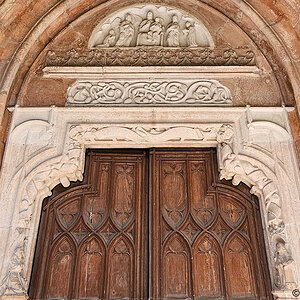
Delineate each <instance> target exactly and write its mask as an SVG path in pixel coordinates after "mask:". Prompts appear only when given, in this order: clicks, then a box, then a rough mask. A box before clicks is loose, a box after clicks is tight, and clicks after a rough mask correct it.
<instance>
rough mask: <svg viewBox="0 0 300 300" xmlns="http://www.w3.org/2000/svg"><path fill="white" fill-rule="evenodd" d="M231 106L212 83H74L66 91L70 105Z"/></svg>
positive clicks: (225, 91)
mask: <svg viewBox="0 0 300 300" xmlns="http://www.w3.org/2000/svg"><path fill="white" fill-rule="evenodd" d="M211 104H212V105H232V97H231V94H230V91H229V89H228V88H226V87H225V86H223V85H221V84H220V83H219V82H218V81H216V80H197V81H189V82H186V81H183V80H182V81H180V82H178V81H169V82H166V81H161V82H158V81H148V82H145V81H138V82H120V81H110V82H105V81H77V82H76V83H75V84H73V85H72V86H71V87H70V88H69V90H68V96H67V103H66V105H70V106H80V105H84V106H89V105H90V106H95V105H97V106H102V105H119V106H122V105H125V106H137V105H138V106H160V105H172V106H174V105H178V106H189V105H193V106H201V105H211Z"/></svg>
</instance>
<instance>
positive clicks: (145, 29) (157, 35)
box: [137, 11, 164, 46]
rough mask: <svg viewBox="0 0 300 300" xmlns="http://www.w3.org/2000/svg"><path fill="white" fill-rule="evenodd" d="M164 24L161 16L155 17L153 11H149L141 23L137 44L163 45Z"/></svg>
mask: <svg viewBox="0 0 300 300" xmlns="http://www.w3.org/2000/svg"><path fill="white" fill-rule="evenodd" d="M163 35H164V26H163V24H162V22H161V20H160V19H159V18H155V19H154V15H153V12H152V11H148V13H147V18H146V19H145V20H143V21H142V22H141V24H140V25H139V33H138V37H137V46H162V44H163Z"/></svg>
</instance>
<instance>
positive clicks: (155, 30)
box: [148, 18, 164, 46]
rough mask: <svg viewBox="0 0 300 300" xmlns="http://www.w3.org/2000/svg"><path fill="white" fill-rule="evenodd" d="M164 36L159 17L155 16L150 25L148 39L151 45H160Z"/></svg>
mask: <svg viewBox="0 0 300 300" xmlns="http://www.w3.org/2000/svg"><path fill="white" fill-rule="evenodd" d="M163 37H164V26H163V25H162V22H161V20H160V18H155V20H154V22H153V23H152V24H151V26H150V31H149V33H148V40H151V41H152V45H153V46H162V45H163V40H164V39H163Z"/></svg>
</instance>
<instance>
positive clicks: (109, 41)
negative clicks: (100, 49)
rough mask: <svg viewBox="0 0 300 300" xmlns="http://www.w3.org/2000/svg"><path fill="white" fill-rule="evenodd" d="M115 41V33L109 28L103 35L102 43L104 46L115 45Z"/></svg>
mask: <svg viewBox="0 0 300 300" xmlns="http://www.w3.org/2000/svg"><path fill="white" fill-rule="evenodd" d="M115 42H116V33H115V31H114V30H113V29H111V30H110V31H109V32H108V34H107V36H106V37H105V39H104V41H103V43H102V45H103V46H104V47H113V46H114V45H115Z"/></svg>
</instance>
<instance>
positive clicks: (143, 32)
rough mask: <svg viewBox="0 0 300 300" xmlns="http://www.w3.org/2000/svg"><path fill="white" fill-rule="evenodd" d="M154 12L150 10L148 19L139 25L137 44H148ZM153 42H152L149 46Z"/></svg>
mask: <svg viewBox="0 0 300 300" xmlns="http://www.w3.org/2000/svg"><path fill="white" fill-rule="evenodd" d="M153 18H154V16H153V12H152V11H148V13H147V18H146V20H143V21H142V22H141V24H140V26H139V33H138V37H137V46H144V45H148V43H149V42H148V33H149V31H150V26H151V24H152V23H153V21H154V20H153ZM151 45H152V44H151V43H150V44H149V46H151Z"/></svg>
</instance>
